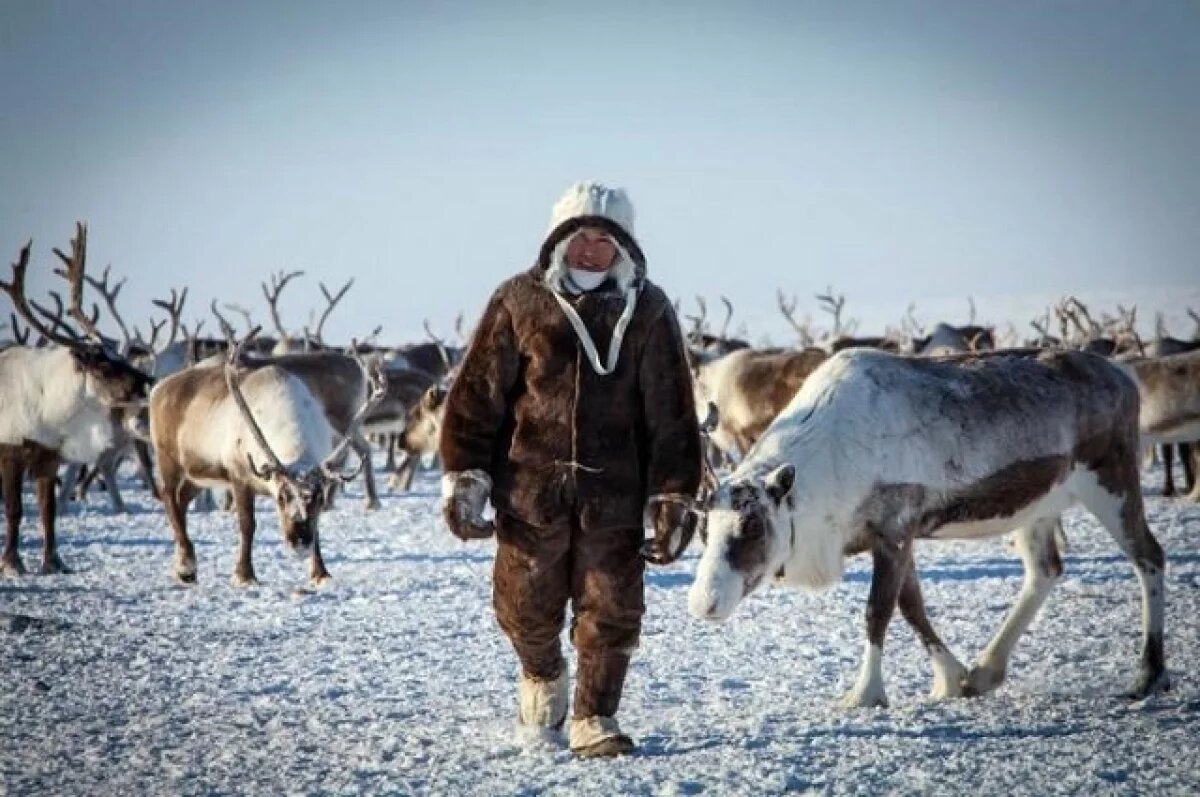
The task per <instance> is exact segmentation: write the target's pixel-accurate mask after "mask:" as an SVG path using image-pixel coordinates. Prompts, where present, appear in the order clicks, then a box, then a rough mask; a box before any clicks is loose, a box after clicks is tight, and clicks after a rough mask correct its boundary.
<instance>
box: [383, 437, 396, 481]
mask: <svg viewBox="0 0 1200 797" xmlns="http://www.w3.org/2000/svg"><path fill="white" fill-rule="evenodd" d="M397 437H398V435H396V434H395V433H394V432H388V433H387V435H385V436H384V439H385V440H386V441H387V442H386V443H385V445H386V446H387V461H386V462H384V463H383V469H384V470H386V471H387V472H388V473H392V472H394V471H395V470H396V438H397Z"/></svg>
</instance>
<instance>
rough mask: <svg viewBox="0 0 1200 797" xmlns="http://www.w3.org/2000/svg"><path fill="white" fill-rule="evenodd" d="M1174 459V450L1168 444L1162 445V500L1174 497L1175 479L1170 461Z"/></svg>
mask: <svg viewBox="0 0 1200 797" xmlns="http://www.w3.org/2000/svg"><path fill="white" fill-rule="evenodd" d="M1174 459H1175V449H1174V447H1173V446H1172V445H1171V444H1170V443H1164V444H1163V445H1162V461H1163V489H1162V494H1163V497H1164V498H1171V497H1173V496H1174V495H1175V478H1174V475H1173V474H1172V473H1171V464H1172V460H1174Z"/></svg>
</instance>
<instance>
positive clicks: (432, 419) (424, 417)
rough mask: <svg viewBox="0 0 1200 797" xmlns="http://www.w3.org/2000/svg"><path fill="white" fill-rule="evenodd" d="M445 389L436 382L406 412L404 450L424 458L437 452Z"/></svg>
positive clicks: (443, 410)
mask: <svg viewBox="0 0 1200 797" xmlns="http://www.w3.org/2000/svg"><path fill="white" fill-rule="evenodd" d="M447 395H448V394H447V391H446V388H445V387H444V386H443V385H442V384H441V383H440V382H436V383H434V384H432V385H430V386H429V388H427V389H426V390H425V393H424V394H422V396H421V400H420V401H419V402H417V404H416V405H415V406H413V407H412V409H410V410H409V411H408V418H407V420H406V423H405V426H404V441H403V443H404V450H405V451H407V452H409V453H410V454H417V455H420V456H425V455H428V454H432V453H434V452H436V451H437V446H438V440H439V438H440V437H441V434H442V417H443V415H444V414H445V406H446V396H447Z"/></svg>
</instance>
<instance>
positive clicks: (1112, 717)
mask: <svg viewBox="0 0 1200 797" xmlns="http://www.w3.org/2000/svg"><path fill="white" fill-rule="evenodd" d="M1159 478H1160V477H1159V473H1158V471H1157V470H1154V471H1150V472H1147V474H1146V476H1145V484H1146V487H1147V491H1148V493H1149V494H1150V497H1149V498H1148V507H1149V513H1150V523H1151V526H1152V528H1153V529H1154V531H1155V533H1156V534H1157V536H1158V538H1159V540H1160V541H1162V543H1163V544H1164V546H1165V547H1166V549H1167V551H1168V554H1169V558H1170V563H1169V565H1168V569H1167V576H1168V613H1167V656H1168V665H1169V666H1170V668H1171V671H1172V677H1173V680H1174V690H1173V691H1172V692H1170V693H1169V694H1168V695H1166V696H1163V697H1159V698H1155V699H1152V700H1149V701H1146V702H1143V703H1138V704H1131V703H1129V702H1127V701H1126V700H1124V699H1123V698H1121V697H1120V696H1119V694H1120V692H1121V691H1122V690H1123V688H1124V687H1125V686H1126V685H1127V683H1128V682H1129V681H1130V680H1131V678H1132V677H1133V674H1134V671H1135V665H1136V657H1137V649H1138V634H1139V622H1140V621H1139V617H1140V611H1141V609H1140V605H1139V600H1140V599H1139V593H1138V589H1137V585H1136V582H1135V580H1134V577H1133V574H1132V569H1131V568H1130V566H1129V564H1128V563H1127V562H1126V561H1125V560H1124V559H1123V558H1122V557H1121V555H1120V554H1119V553H1118V551H1117V550H1116V548H1115V546H1114V545H1113V544H1112V542H1111V541H1110V540H1109V539H1108V537H1107V535H1106V534H1105V533H1104V532H1103V531H1102V530H1101V529H1100V528H1099V527H1098V526H1097V524H1096V523H1095V522H1094V521H1093V520H1092V519H1091V518H1090V517H1088V516H1085V515H1083V514H1082V513H1081V512H1078V511H1073V512H1071V513H1070V514H1069V515H1068V518H1067V531H1068V536H1069V539H1070V549H1069V551H1068V552H1067V553H1066V556H1065V561H1066V569H1067V572H1066V576H1065V578H1064V579H1063V581H1062V582H1061V583H1060V585H1059V587H1058V588H1057V590H1056V591H1055V593H1054V594H1053V595H1052V596H1051V598H1050V600H1049V601H1048V603H1047V605H1046V607H1045V609H1044V610H1043V612H1042V614H1041V615H1040V617H1039V619H1038V620H1037V621H1036V622H1035V624H1034V625H1033V627H1032V629H1031V630H1030V632H1029V634H1028V635H1027V636H1026V637H1025V638H1024V639H1023V640H1022V642H1021V644H1019V645H1018V647H1017V650H1016V653H1015V656H1014V660H1013V662H1012V664H1011V667H1010V671H1009V681H1008V682H1007V683H1006V684H1005V685H1004V686H1003V687H1002V688H1001V689H1000V690H999V692H997V693H995V694H993V695H991V696H988V697H984V698H981V699H976V700H972V701H966V700H959V701H952V702H945V703H940V704H934V703H930V702H928V701H927V700H926V698H925V693H926V692H927V690H928V688H929V686H930V670H929V666H928V663H927V661H926V659H925V657H924V655H923V653H922V651H921V649H920V646H919V644H918V643H917V641H916V639H915V637H914V636H913V634H912V632H911V631H910V630H909V629H908V628H907V626H906V625H905V624H904V623H903V621H902V620H900V619H899V618H897V621H896V622H895V623H894V624H893V625H892V630H891V633H890V634H889V638H888V645H887V648H886V652H885V659H884V664H885V673H886V677H887V683H888V688H889V697H890V698H891V701H892V707H891V708H890V709H880V710H856V711H845V710H841V709H838V708H836V707H834V705H833V704H834V702H835V701H836V699H837V698H838V697H839V696H840V695H841V693H842V692H843V691H844V690H845V689H846V688H847V687H848V686H849V684H850V682H851V678H852V676H853V673H854V670H855V667H856V665H857V659H858V654H859V650H860V647H861V640H862V634H863V631H862V627H863V621H862V612H863V606H864V602H865V598H866V591H867V586H868V582H869V566H868V563H867V562H866V561H865V560H863V559H861V558H860V559H858V560H855V561H854V562H853V563H852V565H851V567H850V568H849V570H848V572H847V576H846V579H845V581H844V582H843V583H842V584H841V585H840V586H838V587H837V588H835V589H833V590H832V591H830V592H827V593H824V594H819V595H810V594H805V593H799V592H791V591H785V590H782V589H771V590H767V591H765V592H763V593H760V594H758V595H756V596H754V597H752V598H751V599H749V600H748V601H747V602H746V603H745V604H744V605H743V606H742V607H741V608H740V609H739V612H738V613H737V614H736V615H735V617H734V618H733V619H732V620H731V621H730V622H729V623H728V624H726V625H721V626H710V625H705V624H701V623H699V622H697V621H694V620H692V619H691V618H690V617H688V615H687V613H686V609H685V606H686V592H687V587H688V584H689V583H690V580H691V578H690V574H691V571H692V570H693V569H694V567H695V559H696V554H695V553H692V554H691V555H690V556H689V557H688V558H687V559H686V560H685V561H684V562H682V563H680V564H678V565H675V566H673V567H670V568H665V569H657V570H654V571H652V572H651V574H650V575H649V578H648V604H649V612H648V615H647V617H646V623H645V632H644V636H643V640H642V646H641V649H640V651H639V653H638V655H637V657H636V659H635V664H634V667H633V670H632V672H631V675H630V678H629V683H628V688H627V690H626V694H625V700H624V703H623V705H622V710H621V720H622V723H623V725H624V727H625V728H626V729H627V730H628V731H630V732H631V733H632V734H633V735H634V736H635V737H636V738H637V739H638V740H639V742H640V748H639V751H638V754H637V755H636V756H633V757H631V758H627V759H621V760H612V761H588V762H584V761H577V760H574V759H573V758H572V756H571V755H570V753H568V752H566V751H562V750H559V751H554V750H550V751H546V750H537V751H526V750H523V749H520V748H518V747H517V746H515V744H514V743H513V740H512V734H511V729H512V721H513V716H514V712H515V706H514V694H513V693H514V683H513V682H514V677H515V672H516V667H515V660H514V658H513V657H512V655H511V653H510V651H509V649H508V647H507V644H506V642H505V641H504V639H503V637H502V635H501V634H500V632H499V630H498V629H497V628H496V626H495V623H494V621H493V619H492V614H491V599H490V566H491V562H492V556H493V546H492V545H491V544H472V545H466V544H463V543H460V542H458V541H457V540H455V539H454V538H453V537H451V535H450V534H449V533H448V532H447V531H446V530H445V529H444V527H443V526H442V525H441V523H440V521H439V519H438V512H437V498H436V482H435V480H434V478H433V477H432V476H426V477H423V479H422V480H421V481H419V482H418V483H417V490H416V492H414V493H412V494H409V495H391V496H389V497H387V498H386V499H385V501H384V509H383V510H382V511H379V512H375V513H366V512H364V511H363V510H362V508H361V506H360V502H359V501H358V500H345V499H343V500H342V501H341V502H340V503H339V505H338V507H337V509H336V510H335V511H333V512H332V513H331V515H329V516H328V517H326V519H325V522H324V529H325V531H324V533H323V535H322V536H323V539H322V542H323V548H324V551H325V555H326V562H327V564H328V566H329V569H330V571H331V573H332V574H333V576H334V583H333V585H332V586H330V587H329V588H327V589H325V590H323V591H320V592H316V593H309V592H304V591H301V590H299V589H298V588H301V587H303V586H305V584H304V578H305V572H306V571H305V567H304V565H303V564H302V563H301V562H298V561H296V560H294V559H292V558H290V557H289V556H288V555H286V554H285V552H284V550H283V548H282V546H281V543H280V539H279V534H278V530H277V525H276V522H275V519H274V515H273V512H272V511H271V510H270V508H269V507H268V506H267V504H266V502H265V501H264V502H260V511H259V520H260V526H259V538H258V540H257V542H256V547H255V551H256V556H255V565H256V568H257V572H258V576H259V579H260V580H261V581H262V586H261V587H259V588H253V589H238V588H235V587H233V586H231V585H230V582H229V576H230V573H231V572H232V566H233V555H234V550H235V547H236V534H235V532H234V531H233V521H232V518H231V517H229V516H226V515H224V514H222V513H213V514H197V513H195V512H193V513H192V515H191V518H190V522H191V524H192V528H193V529H194V539H195V542H196V553H197V557H198V560H199V576H200V581H199V584H198V586H195V587H191V588H185V587H181V586H178V585H176V584H175V583H174V582H173V581H172V579H171V578H170V576H169V567H170V563H171V554H172V545H171V535H170V532H169V531H168V528H167V523H166V520H165V518H164V517H163V515H162V513H161V511H160V510H159V508H158V506H157V505H155V504H154V503H153V502H152V501H151V500H150V499H149V498H148V497H147V496H145V495H144V494H143V493H140V492H138V491H135V490H133V489H132V487H130V488H129V489H127V491H126V494H127V496H129V497H130V498H131V506H132V507H133V512H132V514H131V515H128V516H120V517H117V516H112V515H109V514H108V512H107V508H106V505H105V503H104V500H103V498H101V497H100V496H99V495H97V496H96V497H94V498H93V499H91V502H90V504H89V505H88V506H87V507H86V508H84V509H82V510H72V511H70V512H68V513H66V514H65V515H64V517H63V518H62V519H61V526H60V528H61V532H60V534H61V536H60V540H61V553H62V557H63V559H64V560H65V561H66V563H67V564H68V566H70V567H73V568H74V570H75V572H74V574H72V575H68V576H60V577H37V576H29V577H26V578H23V579H20V580H5V581H0V662H2V666H3V676H2V677H3V683H4V687H3V689H2V690H0V777H2V778H3V781H2V783H3V789H2V790H0V791H2V792H4V793H8V794H55V795H64V794H89V795H90V794H123V795H135V794H139V795H140V794H151V793H168V794H208V793H239V794H241V793H254V794H272V795H273V794H285V793H297V794H302V793H303V794H308V793H354V792H367V793H399V794H405V793H440V794H456V795H457V794H534V793H537V794H541V793H547V794H572V795H574V794H591V793H595V794H630V793H635V794H641V793H645V794H659V793H662V794H698V793H712V794H721V795H726V794H761V793H771V792H780V791H784V790H799V791H804V790H813V791H816V792H827V793H847V792H855V793H880V792H900V793H913V792H919V793H934V792H936V793H944V794H966V793H986V794H994V793H1037V794H1058V793H1087V794H1104V793H1156V794H1165V793H1179V794H1185V793H1186V794H1195V793H1197V792H1200V755H1198V754H1197V750H1198V749H1200V681H1198V679H1197V677H1196V673H1195V668H1196V666H1197V665H1196V659H1197V654H1198V653H1200V550H1198V546H1200V507H1197V506H1194V505H1191V504H1187V503H1183V502H1179V501H1168V500H1165V499H1162V498H1159V497H1157V494H1158V484H1159ZM357 495H358V494H357V493H355V494H354V496H355V498H357ZM32 503H33V502H32V498H31V496H29V495H28V494H27V495H26V509H27V514H32V512H31V511H30V510H32ZM23 537H24V543H23V545H22V549H23V555H24V557H25V561H26V564H27V565H29V566H31V567H32V566H34V565H36V564H37V563H38V561H39V559H38V557H39V551H38V546H39V545H40V534H39V533H38V532H37V530H36V528H35V527H34V526H33V524H32V521H31V520H29V519H28V518H27V520H26V524H25V533H24V535H23ZM919 555H920V564H921V569H922V574H923V579H924V586H925V591H926V601H927V603H928V605H929V609H930V613H931V615H932V617H933V619H934V622H935V624H936V626H937V627H938V629H939V631H941V633H942V635H943V637H944V638H945V639H946V640H947V641H948V642H949V643H950V644H951V646H952V647H953V648H954V650H955V651H956V652H957V653H958V655H959V656H960V658H963V659H964V660H969V659H970V658H971V657H972V656H973V655H974V654H975V653H976V652H978V651H979V650H980V649H981V648H982V647H983V645H984V644H985V642H986V641H987V639H988V638H989V636H990V634H991V633H993V632H994V631H995V630H996V628H997V627H998V626H999V623H1000V621H1001V618H1002V617H1003V615H1004V612H1005V611H1006V610H1007V609H1008V607H1009V605H1010V604H1011V602H1012V600H1013V598H1014V596H1015V595H1016V592H1017V590H1018V588H1019V586H1020V582H1021V567H1020V564H1019V563H1018V561H1017V559H1016V557H1015V556H1014V555H1013V553H1012V552H1011V551H1010V550H1009V549H1008V547H1007V546H1006V543H1005V541H1003V540H994V541H989V542H986V543H981V544H970V543H939V544H934V543H927V544H925V545H924V547H923V548H922V549H921V550H920V554H919ZM28 618H37V619H34V620H30V619H28Z"/></svg>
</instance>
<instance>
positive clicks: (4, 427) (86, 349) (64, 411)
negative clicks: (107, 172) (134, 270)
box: [0, 224, 152, 576]
mask: <svg viewBox="0 0 1200 797" xmlns="http://www.w3.org/2000/svg"><path fill="white" fill-rule="evenodd" d="M31 246H32V242H31V243H29V244H26V245H25V246H24V248H22V249H21V253H20V255H19V256H18V259H17V261H16V262H15V263H13V264H12V272H13V281H12V282H11V283H0V289H2V290H3V291H4V292H5V293H7V294H8V295H9V297H10V298H11V299H12V302H13V306H14V308H15V309H16V311H17V312H18V313H20V315H21V316H22V317H23V318H24V319H25V321H26V322H27V323H28V324H29V325H30V326H31V327H32V328H33V329H35V330H36V331H37V332H38V333H39V334H40V335H41V336H42V337H43V338H44V339H45V340H46V341H49V342H50V343H52V344H55V345H53V346H50V347H46V348H31V347H28V346H24V345H17V346H11V347H9V348H7V349H5V350H4V351H2V352H0V481H2V483H3V490H4V503H5V518H6V520H7V523H8V528H7V536H6V538H5V544H4V552H3V554H2V555H0V568H2V570H3V572H4V573H5V574H6V575H10V576H11V575H20V574H21V573H23V572H24V571H25V568H24V565H23V563H22V561H21V557H20V554H19V551H18V548H19V543H20V527H21V515H22V506H21V484H22V482H23V480H24V478H25V476H26V475H28V476H30V477H31V478H32V479H33V481H34V486H35V492H36V495H37V502H38V509H39V515H40V519H41V526H42V535H43V546H42V566H41V572H42V573H61V572H65V571H66V568H65V567H64V566H63V563H62V561H61V560H60V559H59V556H58V551H57V545H56V537H55V522H56V516H57V509H58V506H57V499H56V496H55V494H54V489H55V479H56V477H57V473H58V469H59V465H60V464H61V463H62V462H64V461H68V462H84V463H90V462H94V461H95V460H96V459H97V457H99V456H100V455H101V453H102V452H104V451H105V450H106V449H107V448H109V446H110V445H111V444H112V441H113V439H114V434H115V432H116V429H115V424H117V423H120V422H123V421H124V420H125V419H127V418H132V417H136V415H137V413H138V411H139V410H140V408H142V407H144V405H145V400H146V392H147V390H148V389H149V385H150V383H151V381H152V380H151V378H150V377H149V376H148V375H147V374H145V373H143V372H141V371H139V370H138V369H137V368H135V367H133V366H132V365H131V364H130V363H129V362H128V361H127V360H125V359H124V358H123V357H121V356H119V355H118V354H117V353H116V352H114V351H113V350H111V349H110V348H109V347H108V346H107V345H105V344H104V342H103V340H102V338H100V335H99V332H98V330H96V327H95V319H94V318H89V317H88V316H87V315H86V314H85V313H84V312H83V309H82V296H83V293H82V281H79V282H78V283H73V284H72V291H71V301H70V311H69V315H70V317H71V318H72V319H73V320H74V321H75V323H76V324H77V325H78V326H79V328H80V329H81V330H84V334H79V333H77V332H76V331H74V330H72V328H71V327H70V325H68V324H67V323H66V322H65V321H63V320H61V319H60V318H58V317H56V316H54V315H51V314H50V313H47V312H46V311H45V310H44V309H42V308H41V307H40V306H39V305H37V304H36V303H34V302H33V301H31V300H29V299H27V297H26V295H25V275H26V270H27V269H28V265H29V253H30V248H31ZM54 252H55V254H56V255H58V257H59V258H60V259H61V260H62V261H63V263H64V264H65V266H66V269H67V271H68V272H72V273H77V274H82V273H83V269H84V262H85V259H86V252H87V227H85V226H84V225H83V224H77V225H76V232H75V237H74V238H73V239H72V241H71V255H70V256H67V255H64V254H63V253H62V252H61V251H59V250H58V249H55V250H54ZM56 301H60V300H58V299H57V298H56ZM47 322H48V323H47Z"/></svg>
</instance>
